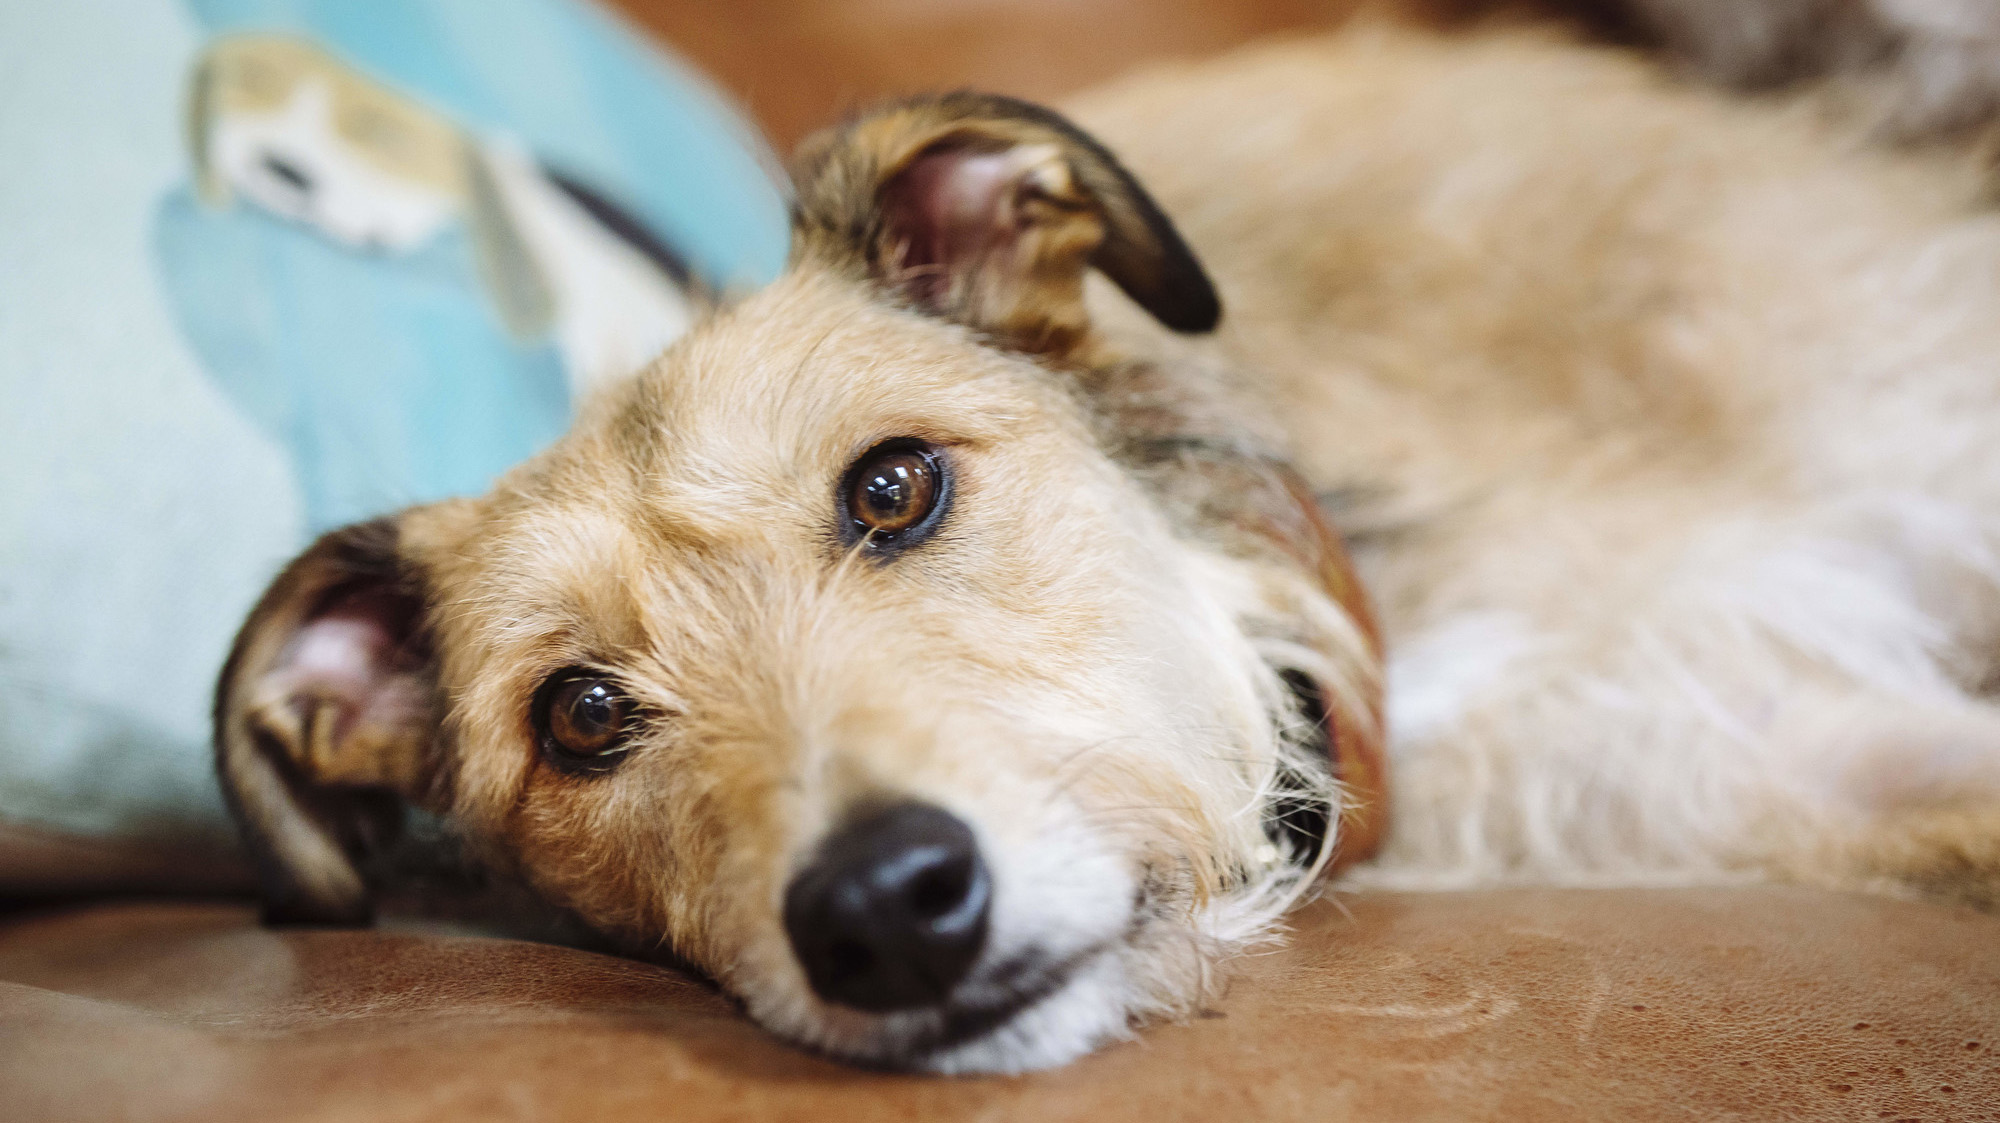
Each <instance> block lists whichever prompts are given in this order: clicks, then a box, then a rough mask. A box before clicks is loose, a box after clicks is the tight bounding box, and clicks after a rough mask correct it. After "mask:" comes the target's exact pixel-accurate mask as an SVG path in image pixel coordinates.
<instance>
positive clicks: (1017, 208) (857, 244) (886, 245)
mask: <svg viewBox="0 0 2000 1123" xmlns="http://www.w3.org/2000/svg"><path fill="white" fill-rule="evenodd" d="M793 178H794V180H795V182H796V186H797V188H798V203H797V211H796V214H795V217H794V241H793V252H794V256H795V258H799V257H803V258H812V259H815V260H818V261H820V262H822V263H825V264H831V265H834V266H836V267H844V268H848V269H854V270H860V271H863V272H865V273H866V275H867V276H869V277H870V278H872V279H874V280H875V281H877V282H879V283H881V284H884V285H886V286H888V287H889V288H890V289H892V290H894V291H896V292H898V293H900V294H902V295H903V296H904V297H906V298H907V299H909V300H910V301H911V302H913V303H915V304H916V305H917V306H919V307H921V308H924V309H925V310H927V311H930V312H933V313H935V314H937V315H941V316H944V317H946V318H948V319H952V320H956V321H958V322H960V323H963V324H966V325H968V326H971V327H974V328H977V329H979V330H980V331H982V332H984V333H986V334H987V335H988V336H990V337H992V338H993V339H995V340H996V341H998V342H1000V343H1002V344H1004V345H1006V346H1010V347H1016V348H1020V349H1022V350H1026V351H1035V352H1043V353H1057V352H1061V351H1063V350H1066V349H1068V348H1069V347H1071V346H1073V345H1074V344H1075V343H1076V342H1077V341H1078V340H1079V339H1081V338H1082V336H1083V335H1084V333H1085V332H1086V331H1087V330H1088V327H1089V322H1088V319H1087V317H1086V315H1085V312H1084V307H1083V278H1084V271H1085V269H1086V268H1087V267H1089V266H1095V267H1096V268H1097V269H1098V270H1100V271H1101V272H1103V273H1104V275H1105V276H1107V277H1109V278H1110V279H1111V280H1112V281H1113V282H1115V283H1116V284H1117V285H1118V287H1119V288H1121V289H1123V290H1125V293H1126V295H1128V296H1130V297H1131V298H1132V299H1133V300H1134V301H1137V302H1138V304H1139V305H1140V306H1141V307H1143V308H1145V309H1146V311H1148V312H1150V313H1152V315H1153V317H1154V318H1155V319H1157V320H1159V321H1160V322H1161V323H1163V324H1165V325H1166V326H1167V327H1170V328H1172V329H1174V330H1175V331H1181V332H1205V331H1209V330H1211V329H1212V328H1214V327H1215V324H1216V321H1217V320H1219V319H1220V318H1221V315H1222V306H1221V302H1220V301H1219V300H1218V299H1217V297H1216V294H1215V287H1214V286H1213V285H1212V284H1210V282H1209V279H1208V275H1207V274H1206V273H1204V272H1203V271H1202V267H1201V263H1200V262H1199V261H1196V260H1195V257H1194V254H1193V252H1192V251H1190V250H1189V249H1188V247H1187V243H1185V242H1183V241H1182V240H1181V236H1180V234H1179V233H1178V232H1177V231H1175V230H1174V227H1173V224H1172V223H1171V222H1169V221H1168V220H1167V216H1166V215H1164V214H1162V213H1161V211H1160V208H1159V206H1158V204H1156V203H1154V202H1153V200H1152V198H1151V197H1149V196H1148V195H1147V194H1146V192H1145V190H1144V189H1142V188H1141V187H1140V186H1139V184H1138V181H1136V180H1134V179H1133V178H1132V175H1131V173H1129V172H1127V171H1126V170H1125V169H1124V168H1123V167H1121V166H1119V164H1118V161H1117V160H1116V159H1115V158H1114V157H1113V156H1112V155H1111V153H1110V152H1108V151H1106V150H1105V148H1104V146H1103V145H1101V144H1099V143H1097V141H1095V140H1093V139H1092V138H1090V137H1089V136H1087V135H1085V134H1084V133H1083V132H1082V131H1081V130H1079V129H1078V128H1077V127H1076V126H1075V125H1072V124H1070V123H1069V122H1068V121H1066V120H1064V119H1063V118H1062V117H1060V116H1058V115H1056V114H1055V113H1052V112H1050V111H1049V110H1047V109H1043V108H1042V107H1040V106H1037V105H1031V104H1029V103H1027V102H1023V101H1016V100H1014V99H1012V98H1005V97H996V96H991V95H983V94H965V93H961V94H947V95H944V96H941V97H936V98H928V99H922V100H917V101H910V102H905V103H902V104H899V105H893V106H890V107H888V108H886V109H882V110H878V111H876V112H874V113H870V114H868V115H866V116H863V117H861V118H859V119H857V120H855V121H852V122H850V123H848V124H846V125H842V126H839V127H837V128H834V129H831V130H829V131H827V132H824V133H821V134H818V135H817V136H814V137H812V138H810V139H808V140H807V141H806V142H805V143H804V144H803V145H802V146H801V148H800V151H799V155H798V157H797V159H796V161H795V171H794V176H793Z"/></svg>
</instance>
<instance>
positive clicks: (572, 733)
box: [535, 667, 638, 772]
mask: <svg viewBox="0 0 2000 1123" xmlns="http://www.w3.org/2000/svg"><path fill="white" fill-rule="evenodd" d="M637 713H638V707H637V706H635V705H633V703H632V700H631V699H630V698H628V697H626V696H625V694H624V693H623V692H622V691H620V690H619V689H618V685H617V684H616V683H614V682H613V681H611V680H610V679H608V678H605V677H604V676H603V675H600V674H596V673H593V672H591V671H589V670H586V669H584V668H581V667H572V668H570V669H569V670H566V671H559V672H557V673H556V674H555V675H553V676H551V677H550V678H549V680H548V682H546V683H545V684H543V686H542V689H541V690H540V691H539V692H538V696H537V698H536V704H535V726H536V729H537V731H538V732H539V733H540V735H541V742H542V752H543V755H545V756H547V757H548V758H549V760H550V761H552V762H554V763H555V764H557V765H560V766H562V767H565V768H569V769H572V770H579V771H584V772H607V771H609V770H610V769H611V768H613V767H614V766H616V765H617V764H618V762H619V761H620V760H622V759H623V758H624V756H625V752H626V748H627V746H626V742H627V741H628V740H630V738H631V735H632V727H633V725H634V718H635V717H636V716H637Z"/></svg>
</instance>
